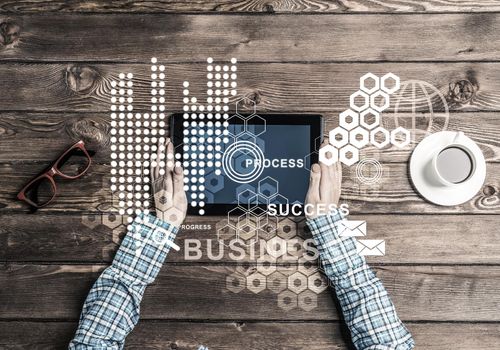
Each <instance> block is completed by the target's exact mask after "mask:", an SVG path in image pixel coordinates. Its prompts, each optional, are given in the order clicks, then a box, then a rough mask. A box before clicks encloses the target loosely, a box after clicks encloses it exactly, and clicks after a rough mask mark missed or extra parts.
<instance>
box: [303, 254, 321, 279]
mask: <svg viewBox="0 0 500 350" xmlns="http://www.w3.org/2000/svg"><path fill="white" fill-rule="evenodd" d="M299 264H300V272H302V273H303V274H304V275H307V276H310V275H312V274H314V273H316V272H317V271H318V262H317V261H316V260H311V259H310V258H306V257H302V258H300V259H299Z"/></svg>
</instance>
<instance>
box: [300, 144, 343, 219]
mask: <svg viewBox="0 0 500 350" xmlns="http://www.w3.org/2000/svg"><path fill="white" fill-rule="evenodd" d="M326 145H328V138H325V140H324V141H323V144H322V145H321V147H324V146H326ZM341 185H342V166H341V165H340V161H337V162H335V163H334V164H332V165H330V166H327V165H325V164H323V163H321V162H320V164H313V165H312V166H311V178H310V182H309V190H308V191H307V195H306V201H305V202H306V204H310V205H312V207H313V208H314V211H313V212H312V213H309V214H308V213H307V212H306V216H307V218H308V219H315V218H317V217H318V216H321V215H322V214H321V212H322V211H324V210H325V209H323V210H321V209H320V207H323V208H328V207H329V206H331V205H335V207H338V205H339V200H340V187H341ZM323 215H324V214H323Z"/></svg>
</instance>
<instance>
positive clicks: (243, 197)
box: [237, 186, 256, 209]
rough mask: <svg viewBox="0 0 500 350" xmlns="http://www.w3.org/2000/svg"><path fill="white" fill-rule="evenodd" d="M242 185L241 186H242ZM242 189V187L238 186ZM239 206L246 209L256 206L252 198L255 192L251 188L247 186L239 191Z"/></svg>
mask: <svg viewBox="0 0 500 350" xmlns="http://www.w3.org/2000/svg"><path fill="white" fill-rule="evenodd" d="M240 187H241V186H240ZM238 189H239V190H240V191H241V189H240V188H238ZM237 193H238V206H239V207H241V208H245V209H250V208H251V207H253V206H254V204H253V201H252V198H253V197H255V195H256V194H255V192H254V191H252V190H251V189H250V188H247V189H245V190H243V191H241V192H238V190H237Z"/></svg>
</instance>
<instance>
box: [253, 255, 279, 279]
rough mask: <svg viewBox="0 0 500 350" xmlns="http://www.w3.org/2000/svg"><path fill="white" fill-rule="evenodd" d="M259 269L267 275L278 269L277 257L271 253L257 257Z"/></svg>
mask: <svg viewBox="0 0 500 350" xmlns="http://www.w3.org/2000/svg"><path fill="white" fill-rule="evenodd" d="M257 271H258V272H260V273H261V274H263V275H265V276H267V275H270V274H272V273H273V272H274V271H276V259H275V258H273V257H272V256H270V255H263V256H261V257H260V258H258V259H257Z"/></svg>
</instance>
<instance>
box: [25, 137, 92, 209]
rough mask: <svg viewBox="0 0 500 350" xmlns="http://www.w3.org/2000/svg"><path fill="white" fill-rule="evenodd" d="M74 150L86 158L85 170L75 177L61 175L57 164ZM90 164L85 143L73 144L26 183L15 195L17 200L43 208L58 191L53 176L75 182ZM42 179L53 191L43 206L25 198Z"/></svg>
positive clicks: (90, 160) (90, 159)
mask: <svg viewBox="0 0 500 350" xmlns="http://www.w3.org/2000/svg"><path fill="white" fill-rule="evenodd" d="M75 149H80V150H81V151H82V152H83V153H84V154H85V155H86V156H87V159H88V164H87V166H86V167H85V169H84V170H83V171H82V172H81V173H80V174H78V175H76V176H69V175H66V174H63V173H62V172H61V171H60V170H59V169H58V168H59V165H60V164H59V163H60V162H61V161H62V160H63V159H64V157H65V156H66V155H67V154H68V153H69V152H72V151H73V150H75ZM91 164H92V158H91V156H90V154H89V152H88V151H87V149H86V148H85V142H83V141H82V140H80V141H78V142H77V143H75V144H74V145H73V146H71V147H70V148H68V149H67V150H66V151H64V153H63V154H61V155H60V156H59V158H57V160H56V161H55V162H53V163H52V164H51V165H50V166H49V167H48V168H47V170H45V171H43V172H42V173H41V174H40V175H38V176H36V177H35V178H33V179H32V180H31V181H30V182H28V183H27V184H26V186H24V187H23V189H22V190H21V191H19V193H18V194H17V199H19V200H22V201H24V202H26V203H28V204H29V205H31V206H32V207H34V208H43V207H45V206H46V205H48V204H50V203H51V202H52V201H53V200H54V198H56V196H57V192H58V191H57V185H56V182H55V181H54V177H55V176H60V177H62V178H63V179H66V180H76V179H78V178H80V177H82V176H83V175H85V173H86V172H87V171H88V170H89V168H90V165H91ZM42 178H47V179H48V180H49V182H50V184H51V186H52V189H53V195H52V198H50V199H49V200H48V201H47V202H45V203H43V204H41V205H40V204H37V203H35V202H33V201H32V200H30V199H29V198H28V197H27V196H26V190H27V189H29V188H30V186H32V185H33V184H34V183H35V182H37V181H39V180H40V179H42Z"/></svg>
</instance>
